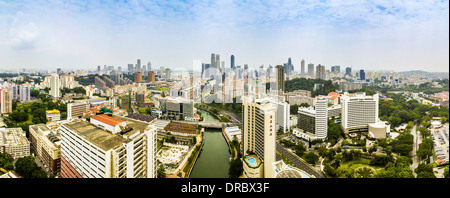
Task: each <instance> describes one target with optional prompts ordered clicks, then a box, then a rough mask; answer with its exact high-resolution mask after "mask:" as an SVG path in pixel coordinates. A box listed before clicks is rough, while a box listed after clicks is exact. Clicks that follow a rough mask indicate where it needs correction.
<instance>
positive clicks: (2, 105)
mask: <svg viewBox="0 0 450 198" xmlns="http://www.w3.org/2000/svg"><path fill="white" fill-rule="evenodd" d="M0 113H1V114H5V113H12V91H11V90H10V89H9V88H7V87H5V88H2V89H0Z"/></svg>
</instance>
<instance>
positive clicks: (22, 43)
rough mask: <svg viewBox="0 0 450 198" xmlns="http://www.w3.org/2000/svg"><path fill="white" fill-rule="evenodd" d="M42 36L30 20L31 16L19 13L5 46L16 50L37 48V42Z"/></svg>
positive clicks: (14, 19) (13, 21)
mask: <svg viewBox="0 0 450 198" xmlns="http://www.w3.org/2000/svg"><path fill="white" fill-rule="evenodd" d="M39 34H40V29H39V27H38V26H37V25H36V24H35V23H34V22H33V21H31V20H30V15H28V14H25V13H23V12H21V11H18V12H17V13H16V15H15V16H14V17H13V20H12V23H11V25H10V28H9V35H8V37H7V39H6V40H4V41H3V44H5V45H7V46H10V47H11V48H12V49H15V50H28V49H33V48H35V41H36V39H37V38H38V36H39Z"/></svg>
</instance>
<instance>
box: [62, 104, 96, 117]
mask: <svg viewBox="0 0 450 198" xmlns="http://www.w3.org/2000/svg"><path fill="white" fill-rule="evenodd" d="M89 107H90V105H89V103H68V104H67V120H69V121H70V120H72V119H75V118H81V117H82V116H83V112H84V111H87V110H89Z"/></svg>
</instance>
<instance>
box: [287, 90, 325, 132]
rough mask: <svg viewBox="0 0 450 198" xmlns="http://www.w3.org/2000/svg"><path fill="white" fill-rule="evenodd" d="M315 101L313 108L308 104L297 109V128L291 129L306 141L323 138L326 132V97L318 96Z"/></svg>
mask: <svg viewBox="0 0 450 198" xmlns="http://www.w3.org/2000/svg"><path fill="white" fill-rule="evenodd" d="M315 103H316V106H315V108H314V107H311V106H310V107H307V108H305V107H300V108H299V109H298V113H299V114H298V122H297V127H298V128H295V129H293V134H294V135H295V136H297V137H299V138H302V139H305V140H308V141H311V140H315V139H325V138H327V134H328V99H327V98H326V97H319V98H316V101H315Z"/></svg>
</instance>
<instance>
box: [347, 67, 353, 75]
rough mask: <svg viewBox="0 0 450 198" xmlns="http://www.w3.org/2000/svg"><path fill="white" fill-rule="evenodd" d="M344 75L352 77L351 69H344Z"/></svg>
mask: <svg viewBox="0 0 450 198" xmlns="http://www.w3.org/2000/svg"><path fill="white" fill-rule="evenodd" d="M345 75H346V76H349V77H352V68H351V67H346V68H345Z"/></svg>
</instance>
